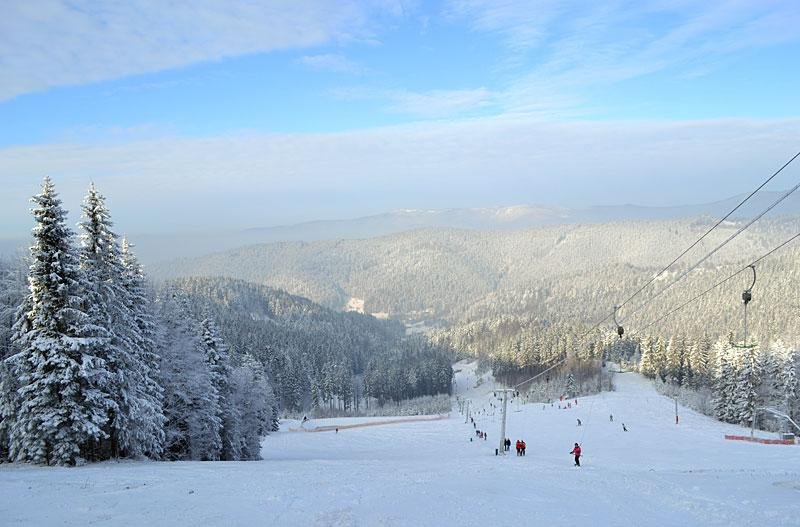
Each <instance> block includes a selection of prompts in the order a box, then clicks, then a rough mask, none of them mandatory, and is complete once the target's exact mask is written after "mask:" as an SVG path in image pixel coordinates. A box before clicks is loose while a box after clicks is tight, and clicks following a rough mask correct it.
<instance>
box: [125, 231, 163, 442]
mask: <svg viewBox="0 0 800 527" xmlns="http://www.w3.org/2000/svg"><path fill="white" fill-rule="evenodd" d="M120 256H121V261H122V267H123V273H122V288H123V290H124V291H125V300H126V302H127V306H126V307H127V309H128V312H129V314H130V320H131V321H132V322H133V324H135V327H134V328H133V331H132V337H133V340H132V344H133V346H134V351H135V354H136V359H137V360H136V370H135V371H134V372H133V373H134V379H135V383H134V384H135V398H136V404H137V412H136V413H135V414H134V416H133V419H132V423H131V425H132V431H131V433H130V434H129V435H130V440H131V441H130V445H129V448H130V450H131V454H132V455H144V456H147V457H151V458H158V457H160V456H161V453H162V450H163V444H164V409H163V406H164V389H163V388H162V387H161V385H160V384H159V378H160V360H161V358H160V357H159V356H158V353H157V350H156V342H155V337H156V324H155V320H154V316H153V313H152V311H151V305H150V300H149V298H148V294H147V290H146V285H145V278H144V273H143V272H142V267H141V265H139V262H138V260H137V259H136V256H135V255H134V254H133V251H132V245H131V244H130V243H128V240H127V239H124V238H123V240H122V251H121V255H120Z"/></svg>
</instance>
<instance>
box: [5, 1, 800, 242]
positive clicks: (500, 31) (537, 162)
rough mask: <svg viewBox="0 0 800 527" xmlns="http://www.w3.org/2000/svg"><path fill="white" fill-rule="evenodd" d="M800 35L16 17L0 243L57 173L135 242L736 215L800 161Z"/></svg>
mask: <svg viewBox="0 0 800 527" xmlns="http://www.w3.org/2000/svg"><path fill="white" fill-rule="evenodd" d="M798 27H800V5H798V3H797V2H796V1H795V0H787V1H783V2H782V1H770V0H752V1H717V0H708V1H703V2H698V1H689V0H686V1H684V0H672V1H668V0H634V1H608V2H602V1H596V0H592V1H586V2H581V1H543V0H539V1H536V0H520V1H513V0H512V1H502V0H485V1H484V0H443V1H440V2H415V1H408V2H402V1H388V0H387V1H383V0H364V1H361V2H349V1H346V0H338V1H336V2H331V1H322V0H320V1H302V0H286V1H273V2H269V1H264V2H253V1H239V0H196V1H192V2H188V1H179V0H178V1H174V2H162V1H159V0H149V1H148V0H130V1H127V2H93V1H85V0H69V1H66V0H36V1H34V2H29V1H22V0H11V1H9V2H4V5H3V16H2V17H0V72H2V73H0V237H16V236H20V235H23V234H25V233H26V232H27V231H28V230H29V228H30V224H31V219H30V217H29V215H28V214H27V210H28V207H29V204H28V201H27V198H28V197H29V196H30V195H31V194H33V193H35V192H36V190H37V188H38V185H39V183H40V180H41V178H42V176H43V175H45V174H48V175H50V176H51V177H52V178H53V179H54V181H55V182H56V185H57V187H58V189H59V190H60V191H61V193H62V195H63V197H64V199H65V201H66V202H67V203H66V204H67V206H68V207H69V208H72V209H77V208H78V204H79V202H80V197H81V195H82V193H83V192H84V190H85V189H86V187H87V186H88V184H89V183H90V181H94V182H96V183H97V184H98V186H99V187H100V188H101V190H102V191H104V193H105V194H107V195H108V197H109V200H110V202H111V204H112V212H113V214H114V216H115V218H116V219H117V223H118V226H120V227H121V229H122V230H124V231H126V232H129V233H130V232H134V233H135V232H159V231H161V232H163V231H184V230H195V231H197V230H204V229H216V230H223V229H232V228H242V227H251V226H268V225H274V224H285V223H293V222H297V221H303V220H309V219H324V218H346V217H355V216H361V215H366V214H371V213H377V212H383V211H386V210H391V209H396V208H423V207H424V208H440V207H461V206H487V205H503V204H518V203H550V204H561V205H567V206H582V205H591V204H614V203H626V202H633V203H640V204H650V205H665V204H678V203H694V202H704V201H713V200H716V199H721V198H724V197H728V196H729V195H733V194H737V193H740V192H745V191H748V190H750V189H751V188H753V187H754V186H756V185H757V184H758V182H760V181H761V180H763V179H764V178H765V177H766V176H767V175H768V174H769V173H770V172H771V171H772V170H774V169H776V168H777V167H779V166H780V165H781V164H783V162H784V161H785V160H787V159H788V158H789V157H791V156H792V155H793V154H794V153H795V152H796V151H797V150H798V149H800V95H798V93H800V91H798V88H797V86H800V31H798V29H797V28H798ZM782 177H783V179H781V180H777V181H776V182H775V185H774V186H773V187H771V188H787V187H789V186H791V185H792V184H794V183H795V182H796V180H797V178H798V177H800V169H793V170H790V171H788V172H787V173H786V174H785V175H783V176H782Z"/></svg>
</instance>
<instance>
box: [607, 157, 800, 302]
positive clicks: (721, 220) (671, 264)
mask: <svg viewBox="0 0 800 527" xmlns="http://www.w3.org/2000/svg"><path fill="white" fill-rule="evenodd" d="M798 157H800V151H799V152H797V153H796V154H795V155H794V156H792V158H791V159H789V160H788V161H787V162H786V163H784V164H783V166H782V167H780V168H779V169H778V170H776V171H775V172H773V173H772V175H771V176H769V177H768V178H767V179H766V180H765V181H764V182H763V183H761V184H760V185H759V186H758V187H756V189H755V190H753V191H752V192H751V193H750V194H748V195H747V197H745V198H744V199H743V200H742V201H740V202H739V204H738V205H736V206H735V207H734V208H732V209H731V210H730V211H729V212H728V213H727V214H725V216H723V217H722V218H721V219H720V220H719V221H717V222H716V223H715V224H714V225H713V226H712V227H711V228H710V229H708V230H707V231H706V232H705V233H703V235H702V236H700V237H699V238H698V239H697V240H695V241H694V243H692V244H691V245H690V246H689V247H687V248H686V249H684V251H683V252H682V253H680V254H679V255H678V256H677V257H676V258H675V259H674V260H672V261H671V262H670V263H669V264H667V265H666V267H664V268H663V269H661V270H660V271H659V272H658V273H656V274H655V275H653V277H652V278H650V280H648V281H647V282H646V283H645V284H644V285H643V286H641V287H640V288H639V289H637V290H636V292H635V293H633V294H632V295H631V296H629V297H628V298H626V299H625V301H624V302H622V303H621V304H620V305H619V306H617V307H618V309H622V308H623V307H625V305H627V304H628V302H630V301H631V300H633V299H634V298H636V297H637V296H638V295H639V294H640V293H641V292H642V291H644V290H645V289H646V288H647V287H648V286H649V285H650V284H652V283H653V282H655V281H656V280H658V278H659V277H660V276H661V275H663V274H664V273H666V272H667V270H669V268H670V267H672V266H673V265H675V264H676V263H677V262H678V260H680V259H681V258H683V257H684V256H686V254H687V253H688V252H689V251H691V250H692V249H694V248H695V247H696V246H697V244H699V243H700V242H701V241H703V240H704V239H705V238H706V236H708V235H709V234H711V232H712V231H713V230H714V229H716V228H717V227H719V226H720V225H722V223H723V222H724V221H725V220H727V219H728V218H730V217H731V215H732V214H733V213H734V212H736V211H737V210H739V208H740V207H741V206H742V205H744V204H745V203H746V202H747V201H748V200H750V198H752V197H753V196H754V195H755V194H756V193H757V192H758V191H759V190H761V189H762V188H764V187H765V186H766V185H767V183H769V182H770V181H772V180H773V179H774V178H775V177H776V176H777V175H778V174H780V173H781V172H783V170H784V169H785V168H786V167H788V166H789V165H790V164H791V163H792V162H793V161H794V160H795V159H797V158H798Z"/></svg>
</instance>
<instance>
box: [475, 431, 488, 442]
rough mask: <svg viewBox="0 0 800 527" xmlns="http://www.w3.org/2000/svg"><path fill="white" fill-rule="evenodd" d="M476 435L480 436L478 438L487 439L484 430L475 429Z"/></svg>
mask: <svg viewBox="0 0 800 527" xmlns="http://www.w3.org/2000/svg"><path fill="white" fill-rule="evenodd" d="M475 435H476V436H478V439H483V440H484V441H486V432H484V431H482V430H475Z"/></svg>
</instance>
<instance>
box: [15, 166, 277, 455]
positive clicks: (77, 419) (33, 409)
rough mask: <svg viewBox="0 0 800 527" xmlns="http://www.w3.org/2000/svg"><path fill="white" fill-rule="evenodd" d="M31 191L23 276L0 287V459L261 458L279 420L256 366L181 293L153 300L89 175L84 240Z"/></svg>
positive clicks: (49, 191) (57, 206)
mask: <svg viewBox="0 0 800 527" xmlns="http://www.w3.org/2000/svg"><path fill="white" fill-rule="evenodd" d="M33 202H34V209H33V216H34V219H35V226H34V229H33V245H32V247H31V251H30V256H29V261H28V263H29V268H28V271H27V276H26V278H27V286H25V285H24V283H22V281H21V280H20V279H21V278H22V273H21V272H20V271H19V270H17V269H15V268H14V267H13V266H11V267H9V268H8V269H3V274H2V277H3V281H2V283H1V284H0V285H2V286H3V287H2V291H0V302H2V306H0V308H1V309H0V316H2V319H0V322H2V324H1V328H2V329H0V352H2V357H0V358H1V359H2V362H0V365H1V366H0V458H7V459H9V460H13V461H21V462H32V463H41V464H48V465H74V464H78V463H81V462H83V461H96V460H102V459H108V458H112V457H130V458H139V457H148V458H152V459H201V460H218V459H223V460H233V459H258V458H259V455H260V451H259V450H260V438H261V436H262V435H263V434H264V433H266V432H267V431H268V430H269V429H271V428H274V424H275V420H276V418H277V415H276V410H277V405H276V404H274V402H272V401H273V398H272V392H271V388H270V386H269V384H268V382H267V379H266V378H265V375H264V373H263V368H262V367H261V365H259V364H256V363H255V362H253V361H249V362H248V361H242V362H240V363H239V364H237V365H235V366H234V365H232V364H231V362H230V359H229V354H228V349H227V347H226V345H225V344H224V342H223V341H222V339H220V338H219V335H218V333H217V330H216V327H215V325H214V322H213V319H211V318H210V317H206V318H204V319H203V320H202V321H198V319H196V318H195V317H194V315H193V314H192V313H190V312H189V311H188V310H187V309H186V308H185V304H186V302H185V299H184V298H183V297H182V296H181V295H179V294H171V295H163V296H161V297H159V298H158V299H157V301H156V302H155V305H153V304H152V303H151V300H150V296H149V294H148V291H147V284H146V281H145V278H144V275H143V273H142V269H141V267H140V266H139V264H138V262H137V260H136V258H135V256H134V254H133V252H132V250H131V246H130V244H128V243H127V242H126V241H125V240H120V239H119V238H118V236H117V235H116V234H115V233H114V231H113V230H112V228H113V223H112V221H111V219H110V213H109V211H108V208H107V207H106V203H105V199H104V198H103V196H102V195H101V194H100V193H99V192H98V191H97V189H96V188H95V187H94V186H91V187H90V189H89V192H88V194H87V196H86V198H85V200H84V203H83V207H82V211H83V215H82V222H81V223H80V231H81V232H80V234H81V237H80V247H75V246H74V242H73V233H72V231H71V230H70V229H69V228H68V227H67V225H66V212H65V210H64V209H63V208H62V205H61V201H60V199H59V198H58V195H57V194H56V191H55V188H54V186H53V184H52V182H51V181H50V180H49V179H47V178H45V180H44V183H43V186H42V190H41V193H40V194H38V195H37V196H35V197H34V198H33Z"/></svg>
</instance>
